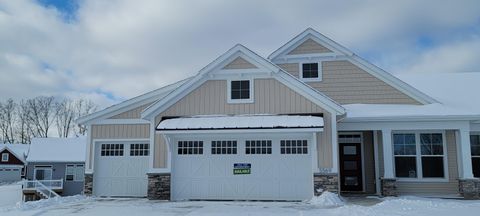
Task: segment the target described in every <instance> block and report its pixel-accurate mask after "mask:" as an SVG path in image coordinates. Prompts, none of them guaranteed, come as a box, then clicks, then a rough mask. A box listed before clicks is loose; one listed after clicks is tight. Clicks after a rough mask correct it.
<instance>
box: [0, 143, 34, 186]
mask: <svg viewBox="0 0 480 216" xmlns="http://www.w3.org/2000/svg"><path fill="white" fill-rule="evenodd" d="M29 146H30V145H27V144H0V183H2V182H14V181H20V180H22V178H23V177H24V176H25V165H26V160H25V158H26V155H27V152H28V147H29Z"/></svg>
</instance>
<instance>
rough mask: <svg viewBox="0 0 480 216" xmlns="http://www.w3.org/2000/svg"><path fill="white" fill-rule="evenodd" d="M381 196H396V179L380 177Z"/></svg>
mask: <svg viewBox="0 0 480 216" xmlns="http://www.w3.org/2000/svg"><path fill="white" fill-rule="evenodd" d="M381 182H382V196H397V180H396V179H394V178H382V179H381Z"/></svg>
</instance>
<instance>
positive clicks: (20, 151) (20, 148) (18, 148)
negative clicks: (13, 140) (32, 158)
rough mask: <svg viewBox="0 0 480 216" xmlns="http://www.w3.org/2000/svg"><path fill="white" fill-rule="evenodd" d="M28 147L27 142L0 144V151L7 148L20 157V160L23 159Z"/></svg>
mask: <svg viewBox="0 0 480 216" xmlns="http://www.w3.org/2000/svg"><path fill="white" fill-rule="evenodd" d="M29 147H30V145H29V144H0V151H2V150H3V149H4V148H7V149H9V150H10V151H11V152H12V153H14V154H15V155H17V156H18V157H20V158H19V159H20V160H22V161H25V155H27V153H28V148H29Z"/></svg>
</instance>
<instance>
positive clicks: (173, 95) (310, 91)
mask: <svg viewBox="0 0 480 216" xmlns="http://www.w3.org/2000/svg"><path fill="white" fill-rule="evenodd" d="M237 55H241V56H243V58H245V60H247V61H250V63H252V64H254V65H255V66H257V67H258V68H259V69H264V70H267V71H268V72H270V74H271V75H273V76H274V77H275V78H277V79H279V81H280V82H284V83H287V86H289V87H290V88H292V89H293V90H295V91H297V92H299V93H300V94H302V95H303V96H304V97H306V98H307V99H309V100H311V101H312V102H313V103H315V104H317V105H320V106H322V107H324V108H326V109H327V110H330V111H331V112H334V113H336V114H340V115H341V114H344V113H345V110H344V108H343V107H342V106H341V105H340V104H338V103H337V102H335V101H334V100H332V99H331V98H329V97H327V96H326V95H324V94H322V93H320V92H319V91H317V90H316V89H314V88H312V87H311V86H309V85H307V84H306V83H304V82H302V81H300V80H299V79H297V78H295V77H294V76H292V75H290V74H289V73H287V72H286V71H284V70H283V69H281V68H280V67H279V66H277V65H276V64H274V63H272V62H271V61H269V60H267V59H265V58H263V57H261V56H260V55H258V54H256V53H255V52H253V51H251V50H250V49H248V48H246V47H245V46H243V45H241V44H237V45H235V46H234V47H232V48H231V49H229V50H228V51H227V52H225V53H224V54H222V55H220V56H219V57H218V58H217V59H215V60H214V61H213V62H211V63H210V64H208V65H207V66H205V67H204V68H202V69H201V70H200V71H199V72H198V73H197V75H196V76H194V77H192V78H191V79H189V80H188V81H186V82H185V83H183V84H182V85H181V86H179V87H178V88H176V89H175V90H173V91H172V92H170V93H169V94H168V95H167V96H165V97H164V98H162V99H161V100H158V101H157V102H155V103H154V104H152V105H150V106H149V107H147V108H146V109H145V110H144V111H143V112H142V118H144V119H149V118H152V117H153V115H155V114H158V113H160V112H161V111H164V110H166V109H167V108H168V107H170V106H172V105H173V104H174V103H175V102H176V101H178V100H180V98H182V97H184V96H185V95H186V94H188V93H189V92H190V91H192V90H193V89H194V88H195V87H198V86H200V85H201V84H202V83H204V82H205V81H206V80H208V74H209V73H210V72H212V71H214V70H215V69H216V68H218V67H221V66H223V65H225V64H226V63H225V61H227V60H229V59H230V58H232V57H235V58H236V56H237ZM227 64H228V62H227Z"/></svg>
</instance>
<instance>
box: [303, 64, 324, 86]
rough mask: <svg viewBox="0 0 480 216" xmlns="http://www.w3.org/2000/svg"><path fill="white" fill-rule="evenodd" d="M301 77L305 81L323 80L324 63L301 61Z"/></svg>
mask: <svg viewBox="0 0 480 216" xmlns="http://www.w3.org/2000/svg"><path fill="white" fill-rule="evenodd" d="M300 71H301V73H300V79H301V80H304V81H321V80H322V63H321V62H317V63H301V64H300Z"/></svg>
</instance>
